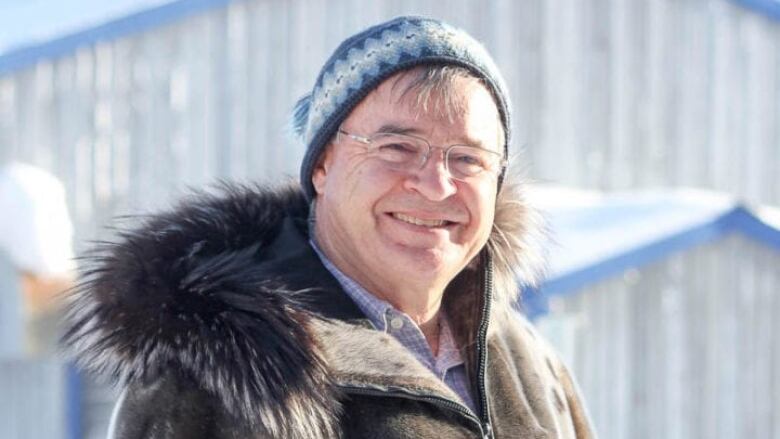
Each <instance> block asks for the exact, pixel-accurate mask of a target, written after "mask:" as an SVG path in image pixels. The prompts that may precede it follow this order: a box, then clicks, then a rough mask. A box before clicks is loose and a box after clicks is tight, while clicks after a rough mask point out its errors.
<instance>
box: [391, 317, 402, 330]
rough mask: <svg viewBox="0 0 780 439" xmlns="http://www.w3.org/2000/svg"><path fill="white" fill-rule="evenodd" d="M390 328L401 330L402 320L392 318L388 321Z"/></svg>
mask: <svg viewBox="0 0 780 439" xmlns="http://www.w3.org/2000/svg"><path fill="white" fill-rule="evenodd" d="M390 326H391V327H392V328H393V329H401V328H403V327H404V319H402V318H400V317H393V319H392V320H390Z"/></svg>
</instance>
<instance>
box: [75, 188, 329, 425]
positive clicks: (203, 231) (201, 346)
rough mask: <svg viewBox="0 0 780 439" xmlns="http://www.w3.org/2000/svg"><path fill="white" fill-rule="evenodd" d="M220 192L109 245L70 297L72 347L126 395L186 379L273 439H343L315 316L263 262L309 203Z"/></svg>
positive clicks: (285, 195) (260, 193) (91, 260)
mask: <svg viewBox="0 0 780 439" xmlns="http://www.w3.org/2000/svg"><path fill="white" fill-rule="evenodd" d="M218 192H219V193H218V194H216V195H215V194H206V193H201V194H198V195H196V199H195V200H190V202H189V203H187V202H185V203H182V204H180V205H179V207H178V208H175V209H173V210H172V211H169V212H167V213H164V214H162V215H157V216H155V217H152V218H149V219H146V220H144V221H143V223H142V225H141V227H138V228H136V229H134V230H132V231H123V232H120V234H119V239H118V240H117V242H110V243H101V244H99V246H98V247H97V249H96V250H95V251H94V252H93V254H92V255H91V256H89V257H87V258H86V262H87V263H86V264H84V265H85V269H84V275H83V276H82V279H83V281H82V282H81V284H80V285H79V286H78V287H77V288H76V289H75V291H74V292H73V294H71V296H70V303H69V314H70V315H69V319H68V320H69V322H71V323H70V324H71V327H70V328H69V330H68V331H67V333H66V335H65V336H64V343H65V344H67V345H69V346H70V347H72V348H73V349H74V351H75V352H74V356H75V357H76V358H78V361H79V363H80V365H81V366H82V367H84V368H86V369H89V370H91V371H93V372H97V373H101V374H108V375H110V376H112V377H113V378H114V379H115V380H116V381H117V382H118V383H119V384H120V385H125V384H127V383H128V382H134V381H140V382H149V381H151V380H154V379H155V378H156V377H159V376H160V375H162V374H164V373H170V371H171V370H173V371H176V373H178V374H181V375H182V376H185V377H187V378H188V379H192V380H194V381H195V382H196V383H197V384H198V385H199V386H201V387H202V388H203V389H205V390H206V391H208V392H209V393H211V394H213V395H216V396H217V397H218V398H219V400H220V401H221V402H222V403H223V404H224V406H225V407H226V408H227V410H228V411H229V412H230V414H231V415H233V416H236V417H238V418H240V419H242V420H243V421H244V422H246V423H247V424H248V425H249V426H251V427H252V428H255V429H257V430H258V431H265V432H267V433H268V434H269V435H270V436H272V437H290V438H317V437H334V436H337V433H336V431H337V426H336V422H337V419H338V410H339V407H338V404H337V403H336V402H335V401H336V398H334V393H333V392H334V390H333V385H332V383H331V382H330V381H329V378H328V373H327V370H326V367H325V365H324V362H323V360H322V358H321V356H320V354H319V353H318V352H319V349H318V347H317V346H316V345H315V343H314V341H313V339H312V338H311V335H310V333H309V321H310V316H309V315H308V314H306V313H305V312H303V311H302V309H303V307H302V306H300V304H299V303H297V302H296V294H295V292H294V291H288V290H286V289H285V288H284V285H280V283H279V282H278V281H274V280H273V279H268V278H267V275H266V274H263V273H260V272H259V269H258V268H257V266H258V264H257V260H256V257H255V255H257V254H258V252H261V251H262V249H263V248H264V247H265V246H267V245H268V244H269V243H270V242H271V241H272V240H273V238H274V237H275V236H276V234H277V233H278V231H279V229H280V226H281V221H282V219H283V218H284V217H285V216H286V215H291V214H292V215H296V216H304V217H305V215H306V212H307V204H306V202H305V200H304V198H303V196H302V194H301V192H300V191H299V190H298V189H296V188H293V187H290V188H286V189H284V190H276V191H270V190H265V189H263V188H258V187H255V188H250V187H239V186H228V185H224V186H223V188H222V189H221V190H220V191H218ZM193 201H194V202H193Z"/></svg>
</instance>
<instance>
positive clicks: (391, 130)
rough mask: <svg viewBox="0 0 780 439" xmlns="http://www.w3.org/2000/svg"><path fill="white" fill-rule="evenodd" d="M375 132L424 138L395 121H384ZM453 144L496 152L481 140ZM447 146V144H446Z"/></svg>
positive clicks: (416, 131) (412, 128)
mask: <svg viewBox="0 0 780 439" xmlns="http://www.w3.org/2000/svg"><path fill="white" fill-rule="evenodd" d="M376 132H377V133H388V134H407V135H409V134H411V135H413V136H417V137H419V138H421V139H425V137H423V132H422V131H421V130H420V129H418V128H414V127H404V126H401V125H397V124H395V123H386V124H384V125H382V126H381V127H379V129H378V130H377V131H376ZM425 140H426V141H428V142H430V141H429V140H428V139H425ZM453 145H465V146H472V147H474V148H479V149H484V150H485V151H491V152H497V151H493V150H492V149H490V148H485V145H484V144H483V143H482V142H480V141H474V140H469V141H466V142H457V143H454V144H453ZM438 146H441V145H438ZM447 146H449V145H447Z"/></svg>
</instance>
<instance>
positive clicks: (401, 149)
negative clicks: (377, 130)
mask: <svg viewBox="0 0 780 439" xmlns="http://www.w3.org/2000/svg"><path fill="white" fill-rule="evenodd" d="M373 141H374V147H375V148H376V149H375V151H376V154H377V155H378V156H379V158H381V159H382V160H385V161H387V162H392V163H398V164H406V163H410V162H413V161H415V160H417V159H418V158H419V156H420V154H421V151H422V148H423V147H422V146H420V145H419V144H418V142H415V141H414V139H410V138H407V137H405V136H401V135H396V134H380V135H378V136H377V137H375V138H374V139H373Z"/></svg>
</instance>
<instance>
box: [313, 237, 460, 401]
mask: <svg viewBox="0 0 780 439" xmlns="http://www.w3.org/2000/svg"><path fill="white" fill-rule="evenodd" d="M309 243H310V244H311V246H312V248H313V249H314V251H315V253H317V256H319V258H320V260H321V261H322V263H323V265H325V268H327V269H328V271H329V272H330V273H331V274H333V276H334V277H335V278H336V280H338V282H339V284H341V286H342V288H343V289H344V292H346V293H347V295H349V297H350V298H352V300H353V301H354V302H355V304H356V305H357V306H358V308H360V310H361V311H363V313H364V314H365V315H366V317H368V320H369V321H370V322H371V323H372V324H373V325H374V327H375V328H376V329H377V330H379V331H382V332H387V333H389V334H391V335H393V336H394V337H395V338H396V339H397V340H398V341H399V342H400V343H401V344H402V345H403V346H404V347H406V348H407V349H408V350H409V351H410V352H411V353H412V354H413V355H414V356H415V357H416V358H417V359H418V360H419V361H420V363H422V364H423V365H424V366H425V367H427V368H428V369H429V370H430V371H431V372H433V374H434V375H436V376H437V377H438V378H439V379H441V380H443V381H444V382H445V384H447V385H448V386H449V387H450V388H451V389H452V390H453V391H454V392H455V393H457V394H458V396H460V397H461V399H463V401H464V402H465V403H466V405H468V406H469V407H470V408H471V409H472V410H473V409H474V403H473V400H472V398H471V391H470V390H469V389H470V386H469V382H468V378H467V376H466V369H465V364H464V361H463V358H462V357H461V354H460V350H459V349H458V346H457V344H456V343H455V337H454V336H453V334H452V329H451V326H450V323H449V320H448V318H447V316H446V314H445V313H444V312H443V311H440V319H439V322H440V323H439V324H440V328H439V329H440V331H439V353H438V355H437V356H434V355H433V353H432V352H431V349H430V346H429V345H428V342H427V341H426V340H425V336H424V335H423V333H422V331H421V330H420V328H419V327H418V326H417V324H416V323H415V322H414V321H413V320H412V319H411V318H410V317H409V316H408V315H406V314H404V313H403V312H401V311H399V310H397V309H396V308H395V307H393V305H391V304H390V303H388V302H386V301H384V300H382V299H379V298H378V297H376V296H374V295H373V294H371V293H369V292H368V291H367V290H366V289H365V288H363V287H362V286H361V285H360V284H358V283H357V282H355V281H354V280H353V279H352V278H350V277H349V276H347V275H346V274H344V273H342V272H341V270H339V269H338V268H337V267H336V266H335V265H333V263H332V262H331V261H330V260H329V259H328V258H327V256H325V254H324V253H322V251H321V250H320V248H319V247H318V246H317V244H316V243H315V242H314V240H310V241H309Z"/></svg>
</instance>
